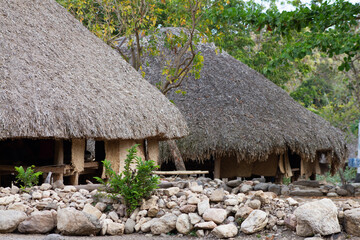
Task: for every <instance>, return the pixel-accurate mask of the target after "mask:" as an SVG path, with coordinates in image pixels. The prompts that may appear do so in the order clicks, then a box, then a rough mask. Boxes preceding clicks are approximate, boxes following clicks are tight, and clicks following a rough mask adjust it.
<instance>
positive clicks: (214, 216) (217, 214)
mask: <svg viewBox="0 0 360 240" xmlns="http://www.w3.org/2000/svg"><path fill="white" fill-rule="evenodd" d="M202 217H203V219H204V220H205V221H213V222H215V223H217V224H220V223H222V222H223V221H224V220H225V219H226V217H227V213H226V211H225V210H224V209H219V208H209V209H208V210H206V211H205V212H204V214H203V216H202Z"/></svg>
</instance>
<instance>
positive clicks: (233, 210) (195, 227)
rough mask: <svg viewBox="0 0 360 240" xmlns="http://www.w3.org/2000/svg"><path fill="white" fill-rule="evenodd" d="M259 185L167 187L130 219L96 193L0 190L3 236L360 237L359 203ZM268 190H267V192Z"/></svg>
mask: <svg viewBox="0 0 360 240" xmlns="http://www.w3.org/2000/svg"><path fill="white" fill-rule="evenodd" d="M276 186H278V185H272V184H267V183H261V182H259V181H239V180H234V181H229V182H228V183H227V184H225V183H224V182H223V181H221V180H218V179H215V180H211V179H209V178H198V179H188V180H183V179H172V180H171V181H163V182H162V183H161V184H160V186H159V187H160V188H159V189H157V190H155V191H154V193H153V195H152V196H151V198H150V199H148V200H146V201H145V200H144V201H143V203H142V204H141V207H139V208H137V209H136V210H135V211H134V212H133V213H132V214H131V215H130V216H127V215H126V208H125V206H124V205H123V204H120V203H118V202H114V201H113V200H112V199H110V198H107V197H105V194H104V193H102V192H100V191H98V190H93V191H91V192H89V191H88V190H85V189H80V190H77V189H76V188H75V187H74V186H57V188H54V187H53V186H51V185H49V184H43V185H41V186H40V187H34V188H32V189H31V191H30V192H22V191H20V190H19V189H18V188H17V187H15V186H14V187H12V188H0V233H9V232H14V231H18V232H20V233H49V232H56V233H61V234H63V235H121V234H131V233H134V232H142V233H147V234H149V233H151V234H153V235H161V234H167V233H169V232H173V233H176V232H177V233H178V234H183V235H185V234H196V235H197V236H199V237H203V236H207V235H209V234H212V235H214V236H215V237H217V238H232V237H235V236H236V235H238V234H239V233H240V232H243V233H245V234H253V233H256V232H259V231H269V232H274V233H276V232H279V231H282V229H286V228H290V229H292V230H294V231H296V233H297V234H298V235H300V236H313V235H329V234H334V233H337V232H340V231H341V226H342V225H343V226H344V229H345V230H346V231H347V232H348V233H350V234H353V235H357V236H360V228H359V227H358V226H359V222H360V205H359V204H358V203H357V202H355V201H353V200H347V201H343V202H337V203H336V204H335V203H334V202H333V201H331V200H330V199H322V200H314V201H313V202H309V203H303V204H302V203H299V202H297V201H296V200H294V199H293V198H291V197H287V198H280V197H278V195H277V194H276V193H275V192H277V193H279V194H280V193H281V191H283V189H282V188H281V187H280V188H278V187H276ZM269 189H270V190H271V191H270V192H266V191H268V190H269Z"/></svg>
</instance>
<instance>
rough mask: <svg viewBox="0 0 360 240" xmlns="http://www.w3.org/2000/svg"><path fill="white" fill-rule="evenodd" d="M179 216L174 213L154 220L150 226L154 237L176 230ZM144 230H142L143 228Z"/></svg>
mask: <svg viewBox="0 0 360 240" xmlns="http://www.w3.org/2000/svg"><path fill="white" fill-rule="evenodd" d="M177 218H178V217H177V216H176V215H175V214H172V213H167V214H165V215H164V216H162V217H161V218H154V219H155V220H150V221H152V223H151V225H150V230H151V233H152V234H154V235H160V234H162V233H168V232H171V231H172V230H174V229H175V227H176V222H177ZM141 230H142V228H141Z"/></svg>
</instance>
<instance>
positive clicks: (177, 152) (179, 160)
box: [167, 140, 186, 171]
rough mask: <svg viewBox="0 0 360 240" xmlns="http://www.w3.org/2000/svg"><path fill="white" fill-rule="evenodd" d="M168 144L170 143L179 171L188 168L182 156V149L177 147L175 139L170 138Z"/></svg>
mask: <svg viewBox="0 0 360 240" xmlns="http://www.w3.org/2000/svg"><path fill="white" fill-rule="evenodd" d="M167 144H168V145H169V148H170V153H171V155H172V156H173V158H174V163H175V167H176V170H178V171H184V170H186V168H185V164H184V160H183V159H182V157H181V154H180V150H179V148H178V147H177V145H176V142H175V140H168V141H167Z"/></svg>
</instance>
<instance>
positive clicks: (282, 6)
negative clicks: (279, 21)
mask: <svg viewBox="0 0 360 240" xmlns="http://www.w3.org/2000/svg"><path fill="white" fill-rule="evenodd" d="M255 2H257V3H261V4H262V5H263V6H265V7H266V6H269V2H267V1H266V0H265V1H264V0H255ZM301 2H302V3H308V4H309V3H310V2H311V0H301ZM348 2H351V3H360V0H348ZM277 7H278V9H279V11H292V10H295V8H294V7H293V6H292V5H291V4H287V3H286V0H277Z"/></svg>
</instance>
